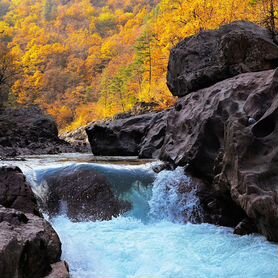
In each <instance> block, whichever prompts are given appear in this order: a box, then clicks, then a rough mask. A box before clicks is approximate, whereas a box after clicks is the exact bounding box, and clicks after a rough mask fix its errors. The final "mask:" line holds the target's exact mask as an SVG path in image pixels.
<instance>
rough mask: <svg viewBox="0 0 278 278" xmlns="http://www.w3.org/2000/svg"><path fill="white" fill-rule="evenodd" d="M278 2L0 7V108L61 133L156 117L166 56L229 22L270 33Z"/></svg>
mask: <svg viewBox="0 0 278 278" xmlns="http://www.w3.org/2000/svg"><path fill="white" fill-rule="evenodd" d="M276 1H277V0H184V1H182V0H161V1H158V0H102V1H98V0H91V1H90V0H0V39H1V42H0V51H1V57H0V90H1V91H0V102H1V103H2V105H3V103H5V105H34V104H35V105H38V106H40V107H41V108H42V109H44V110H46V111H47V112H48V113H50V114H51V115H52V116H54V118H55V119H56V120H57V122H58V124H59V126H60V127H61V128H67V129H74V128H77V127H79V126H81V125H84V124H87V123H88V122H91V121H95V120H100V119H105V118H111V117H113V116H114V115H116V114H118V113H123V112H128V111H129V110H131V109H132V107H133V106H134V105H135V104H136V103H138V102H156V103H158V104H159V107H160V108H161V109H163V108H166V107H168V106H170V105H171V104H172V103H173V102H174V99H173V97H172V96H171V94H170V92H169V90H168V88H167V85H166V78H165V75H166V71H167V63H168V57H169V52H170V50H171V48H172V47H173V46H174V45H176V44H177V43H178V42H179V41H180V40H182V39H184V38H185V37H188V36H192V35H194V34H196V33H198V32H200V31H202V30H207V29H216V28H218V27H219V26H220V25H222V24H226V23H230V22H232V21H235V20H249V21H252V22H255V23H258V24H261V25H265V26H266V27H268V28H269V29H271V30H272V29H273V28H275V20H277V10H276V9H277V2H276Z"/></svg>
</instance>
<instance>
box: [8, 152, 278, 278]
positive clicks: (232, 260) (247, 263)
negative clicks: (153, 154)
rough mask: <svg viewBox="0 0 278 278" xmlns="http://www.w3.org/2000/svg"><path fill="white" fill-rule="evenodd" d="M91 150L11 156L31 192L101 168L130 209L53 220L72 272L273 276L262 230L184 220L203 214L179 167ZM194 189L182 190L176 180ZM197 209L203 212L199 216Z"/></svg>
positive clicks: (275, 251) (276, 261) (89, 275)
mask: <svg viewBox="0 0 278 278" xmlns="http://www.w3.org/2000/svg"><path fill="white" fill-rule="evenodd" d="M112 162H113V163H111V161H109V158H107V159H96V158H94V157H92V156H90V155H88V156H84V155H83V156H80V155H79V156H73V155H71V156H70V155H67V156H40V157H32V158H28V159H27V161H19V162H9V163H6V164H12V165H15V164H16V165H18V166H20V167H21V168H22V170H23V172H24V173H25V174H26V176H27V179H28V180H29V182H30V183H31V184H32V187H33V189H34V191H35V192H36V193H37V194H39V195H40V196H41V198H43V197H44V196H45V195H46V194H47V184H46V183H45V178H46V177H47V176H49V175H55V173H57V172H59V171H61V170H62V169H65V168H67V169H69V170H72V171H76V170H78V169H82V168H84V167H85V168H90V169H93V170H95V171H97V172H99V173H102V174H104V175H105V176H106V177H107V178H108V180H109V181H110V183H111V185H112V187H113V190H114V192H115V194H116V195H117V196H119V197H120V198H122V199H125V200H128V201H130V202H131V203H132V204H133V208H132V211H130V212H128V213H127V214H126V215H122V216H120V217H118V218H114V219H112V220H111V221H97V222H75V223H74V222H71V221H70V220H69V219H68V218H67V216H65V215H63V214H61V215H59V216H58V217H56V218H54V219H51V222H52V224H53V225H54V227H55V229H56V231H57V232H58V234H59V236H60V238H61V241H62V244H63V258H64V259H65V260H66V261H67V262H68V263H69V265H70V269H71V274H72V277H73V278H199V277H200V278H209V277H211V278H217V277H219V278H224V277H232V278H241V277H242V278H275V277H278V248H277V245H275V244H271V243H269V242H267V241H266V240H265V239H264V238H263V237H261V236H257V235H251V236H244V237H239V236H236V235H233V233H232V230H231V229H228V228H223V227H216V226H213V225H208V224H202V225H197V224H191V223H187V224H182V223H181V222H182V221H184V220H185V218H186V219H189V220H193V221H194V218H191V216H192V215H196V211H198V212H199V214H200V215H201V211H200V209H199V202H198V198H197V197H196V195H195V191H194V187H193V188H192V184H191V181H190V179H189V178H188V177H187V176H185V175H184V174H183V171H182V169H179V168H178V169H176V170H175V171H173V172H170V171H163V172H161V173H160V174H158V175H156V174H155V173H154V172H153V171H152V163H151V162H148V161H145V162H144V163H143V164H140V163H142V162H140V163H138V161H136V160H134V159H123V158H116V159H115V158H114V159H113V161H112ZM180 183H183V184H185V185H188V186H189V188H190V190H187V191H185V192H181V191H180V190H179V189H178V186H177V185H178V184H180ZM200 215H198V217H200Z"/></svg>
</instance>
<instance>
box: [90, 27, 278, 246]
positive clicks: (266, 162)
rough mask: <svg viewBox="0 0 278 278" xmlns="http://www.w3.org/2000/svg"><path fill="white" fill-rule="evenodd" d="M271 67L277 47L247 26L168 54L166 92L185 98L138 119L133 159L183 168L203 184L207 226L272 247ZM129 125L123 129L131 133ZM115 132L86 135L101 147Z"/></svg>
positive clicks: (277, 237)
mask: <svg viewBox="0 0 278 278" xmlns="http://www.w3.org/2000/svg"><path fill="white" fill-rule="evenodd" d="M277 66H278V46H277V45H276V44H275V43H274V42H273V41H272V40H271V36H270V34H269V33H268V31H267V30H265V29H262V28H260V27H258V26H256V25H254V24H252V23H247V22H236V23H233V24H230V25H227V26H223V27H222V28H220V29H219V30H217V31H210V32H202V33H201V34H199V35H198V36H195V37H192V38H189V39H186V40H185V41H183V42H181V43H180V44H178V45H177V47H176V48H175V49H173V50H172V52H171V56H170V61H169V71H168V85H169V88H170V89H171V91H172V93H173V94H174V95H176V96H183V97H181V98H180V99H179V100H178V102H177V104H176V105H175V107H174V108H173V109H171V110H170V111H167V112H165V113H164V115H161V113H160V116H159V119H161V121H154V120H152V119H151V118H149V117H148V121H144V120H142V119H143V118H141V121H143V122H144V123H145V127H144V130H147V132H144V135H143V136H141V135H140V140H138V142H140V143H138V144H137V146H136V143H137V142H136V141H135V140H134V141H133V142H134V144H133V148H134V149H135V150H136V152H134V154H137V153H139V154H140V155H142V157H157V156H158V157H159V158H160V159H161V160H163V161H165V162H166V164H167V168H175V167H176V166H186V169H187V172H188V173H189V174H191V175H192V176H195V177H197V178H199V179H201V180H202V181H203V182H204V183H203V184H204V186H200V190H199V191H198V195H199V197H200V201H201V204H202V206H203V208H204V211H205V213H206V217H205V218H206V221H208V222H210V223H216V224H221V225H228V226H233V227H236V228H235V233H237V234H245V233H251V232H255V231H259V232H260V233H262V234H263V235H265V236H266V237H267V238H268V239H269V240H272V241H278V195H277V194H278V193H277V192H278V168H277V167H278V149H277V146H278V141H277V140H278V139H277V138H278V69H276V67H277ZM162 114H163V113H162ZM157 115H158V114H155V115H153V116H152V117H153V119H154V118H155V117H157ZM149 116H151V115H150V114H149ZM144 117H146V116H144ZM137 121H139V120H138V119H137ZM128 123H129V122H128V120H126V122H125V125H124V130H125V131H126V132H132V131H133V129H132V127H130V126H129V127H128V126H127V124H128ZM150 123H152V125H151V124H150ZM132 124H133V122H132V121H131V122H130V125H132ZM113 125H114V123H113V122H111V123H109V124H106V127H107V129H106V130H104V129H103V133H102V134H101V137H100V136H98V135H96V134H97V133H95V134H94V133H92V134H90V133H88V135H89V136H92V137H94V136H95V137H99V138H101V140H102V141H105V140H106V138H107V137H106V134H110V133H109V132H112V131H113V129H112V131H111V130H110V127H113ZM118 126H120V124H119V123H118ZM118 133H121V131H119V132H118ZM141 134H142V133H141ZM125 136H126V138H130V137H131V136H132V135H130V134H126V133H125ZM108 137H109V136H108ZM115 138H116V139H117V140H118V141H119V142H117V144H121V142H120V141H121V140H120V139H121V137H120V136H119V137H114V140H116V139H115ZM101 140H99V141H101ZM99 141H98V140H94V141H92V142H91V144H94V147H93V148H96V149H97V148H98V142H99ZM112 141H113V140H111V148H112V147H113V144H112ZM142 142H144V143H142ZM152 142H159V143H157V144H152ZM125 144H126V143H125ZM125 144H124V145H125ZM138 150H139V151H138ZM110 152H111V149H109V150H108V151H107V152H106V154H110ZM98 154H101V151H100V152H99V153H98ZM118 154H121V153H120V151H119V152H118Z"/></svg>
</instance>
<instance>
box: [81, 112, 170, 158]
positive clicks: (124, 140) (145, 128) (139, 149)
mask: <svg viewBox="0 0 278 278" xmlns="http://www.w3.org/2000/svg"><path fill="white" fill-rule="evenodd" d="M164 113H165V112H161V113H148V114H143V115H138V116H132V117H130V118H124V119H116V120H114V121H106V122H101V123H96V124H92V125H91V126H90V127H88V128H87V130H86V131H87V134H88V138H89V141H90V144H91V148H92V152H93V154H94V155H108V156H117V155H118V156H138V155H139V153H140V156H141V157H145V158H146V157H148V158H149V157H152V156H155V150H156V149H159V148H160V146H161V145H162V143H163V134H164V132H165V119H164V117H165V115H164ZM156 127H157V132H158V134H157V138H152V139H149V138H150V133H151V134H152V135H154V134H153V132H155V133H156V131H154V130H156ZM147 134H149V136H148V139H146V141H145V137H146V135H147ZM161 139H162V141H161ZM150 141H151V142H150Z"/></svg>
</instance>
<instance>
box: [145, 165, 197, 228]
mask: <svg viewBox="0 0 278 278" xmlns="http://www.w3.org/2000/svg"><path fill="white" fill-rule="evenodd" d="M196 192H197V188H196V186H195V185H194V184H193V182H192V180H191V179H190V178H189V177H188V176H186V175H185V174H184V169H183V168H181V167H178V168H177V169H176V170H174V171H166V170H164V171H162V172H160V173H159V174H158V175H157V178H156V179H155V181H154V183H153V189H152V198H151V200H150V201H149V205H150V216H151V217H152V218H153V219H156V220H168V221H171V222H179V223H184V222H191V223H198V222H200V220H201V215H202V210H201V207H200V202H199V198H198V197H197V195H196Z"/></svg>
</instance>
